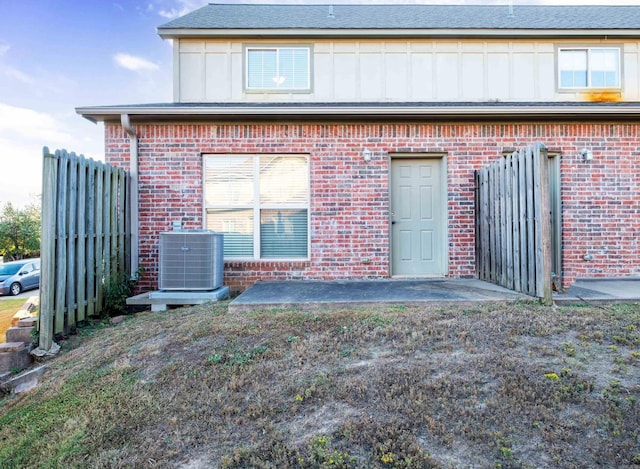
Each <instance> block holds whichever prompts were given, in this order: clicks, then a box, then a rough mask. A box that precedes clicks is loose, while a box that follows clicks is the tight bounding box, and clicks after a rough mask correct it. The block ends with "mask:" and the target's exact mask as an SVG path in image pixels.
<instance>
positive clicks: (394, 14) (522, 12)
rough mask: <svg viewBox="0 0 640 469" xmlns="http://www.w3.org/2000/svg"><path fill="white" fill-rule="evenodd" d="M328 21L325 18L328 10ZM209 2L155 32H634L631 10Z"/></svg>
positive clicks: (636, 11)
mask: <svg viewBox="0 0 640 469" xmlns="http://www.w3.org/2000/svg"><path fill="white" fill-rule="evenodd" d="M331 10H332V12H333V17H331V16H330V14H329V13H330V11H331ZM512 11H513V14H511V10H510V8H509V6H507V5H499V6H497V5H491V6H488V5H486V6H482V5H418V4H411V5H407V4H405V5H365V4H350V5H345V4H341V5H333V6H331V7H330V6H329V5H308V4H288V5H272V4H269V5H267V4H225V5H217V4H209V5H206V6H204V7H202V8H200V9H198V10H195V11H193V12H191V13H188V14H186V15H185V16H182V17H180V18H177V19H175V20H173V21H170V22H168V23H166V24H163V25H162V26H160V27H159V28H158V31H159V32H160V34H163V32H165V33H166V32H168V30H177V29H189V30H192V29H204V30H207V29H215V30H230V29H267V30H268V29H321V30H343V29H480V30H482V29H533V30H567V29H568V30H592V29H600V30H602V29H605V30H614V29H615V30H618V29H621V30H624V29H632V30H638V29H640V7H637V6H546V5H516V6H514V7H513V8H512Z"/></svg>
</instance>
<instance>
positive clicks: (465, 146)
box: [105, 123, 640, 290]
mask: <svg viewBox="0 0 640 469" xmlns="http://www.w3.org/2000/svg"><path fill="white" fill-rule="evenodd" d="M136 131H137V133H138V136H139V144H140V146H139V177H140V264H141V265H142V266H144V267H145V268H146V269H147V273H146V275H145V278H144V280H143V283H142V285H141V287H142V288H143V289H145V290H148V289H154V288H156V286H157V282H156V280H157V255H158V233H159V232H160V231H166V230H170V229H171V222H172V221H174V220H181V221H182V222H183V226H184V228H186V229H201V228H202V227H203V209H202V156H201V155H202V153H235V152H239V153H305V154H308V155H309V158H310V160H309V161H310V171H311V210H310V212H311V225H310V228H309V229H310V233H311V245H310V255H311V258H310V260H309V261H304V262H299V261H297V262H272V261H251V262H235V261H234V262H228V263H226V264H225V283H226V284H227V285H229V286H230V287H231V288H232V290H242V289H244V288H246V287H248V286H250V285H251V284H252V283H253V282H255V281H256V280H258V279H264V280H275V279H294V278H295V279H312V278H313V279H341V278H342V279H343V278H381V277H388V276H389V249H390V247H389V243H388V236H389V226H388V211H389V196H388V194H389V159H388V157H387V156H386V154H387V153H388V154H393V153H396V152H403V153H406V152H416V153H420V152H439V153H444V154H446V156H447V168H448V192H449V200H448V207H447V208H448V218H449V275H450V276H451V277H472V276H474V275H475V261H474V259H475V254H474V250H475V247H474V209H473V171H474V169H476V168H479V167H481V166H483V165H485V164H487V163H488V162H491V161H493V160H495V159H496V158H499V157H500V156H501V155H502V152H503V148H505V147H516V148H517V147H522V146H525V145H527V144H530V143H533V142H534V141H540V142H542V143H544V144H545V145H547V147H548V148H549V149H550V150H551V151H556V152H559V153H561V156H562V159H561V172H562V182H561V184H562V201H563V268H564V271H563V274H564V285H565V286H568V285H569V284H571V283H572V282H573V281H574V280H575V279H576V278H578V277H603V276H625V275H634V274H635V275H640V246H639V242H638V238H639V237H640V125H636V124H614V123H607V124H587V123H583V124H569V123H554V124H540V123H530V124H529V123H524V124H508V123H486V124H485V123H483V124H466V123H451V124H404V123H398V124H370V123H368V124H357V123H344V124H343V123H340V124H330V123H326V124H319V123H304V124H294V123H290V124H272V123H261V124H234V123H229V124H224V123H222V124H221V123H215V124H201V123H200V124H198V123H193V124H172V123H161V124H140V125H137V126H136ZM105 133H106V159H107V161H108V162H110V163H112V164H125V165H126V164H128V159H129V153H128V152H129V144H128V139H127V137H126V135H125V133H124V131H123V130H122V128H121V126H120V125H117V124H110V123H107V124H106V130H105ZM364 147H366V148H368V149H370V150H372V151H374V152H376V155H375V156H374V157H373V159H372V161H371V162H370V163H365V162H364V160H363V158H362V156H361V152H362V149H363V148H364ZM584 147H587V148H590V149H592V150H593V153H594V159H593V160H592V161H591V162H583V161H582V160H581V158H580V156H579V154H580V150H581V149H582V148H584ZM587 254H588V255H590V256H592V257H593V260H591V261H586V260H584V258H583V257H584V256H585V255H587ZM365 257H366V258H368V259H369V260H370V262H363V258H365Z"/></svg>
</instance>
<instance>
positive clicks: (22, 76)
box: [4, 66, 36, 85]
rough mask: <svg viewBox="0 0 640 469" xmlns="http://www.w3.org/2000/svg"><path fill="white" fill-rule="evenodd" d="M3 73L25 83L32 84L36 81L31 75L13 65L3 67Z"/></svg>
mask: <svg viewBox="0 0 640 469" xmlns="http://www.w3.org/2000/svg"><path fill="white" fill-rule="evenodd" d="M4 74H5V75H6V76H8V77H10V78H14V79H16V80H18V81H20V82H22V83H25V84H27V85H33V84H35V82H36V80H35V79H34V78H33V77H31V76H29V75H27V74H26V73H24V72H22V71H20V70H18V69H17V68H14V67H9V66H7V67H4Z"/></svg>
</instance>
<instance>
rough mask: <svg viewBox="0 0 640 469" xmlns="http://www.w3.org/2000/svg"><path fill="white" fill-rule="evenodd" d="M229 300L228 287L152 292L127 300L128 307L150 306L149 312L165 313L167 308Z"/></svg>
mask: <svg viewBox="0 0 640 469" xmlns="http://www.w3.org/2000/svg"><path fill="white" fill-rule="evenodd" d="M227 298H229V287H226V286H223V287H220V288H217V289H215V290H207V291H152V292H147V293H142V294H140V295H136V296H132V297H130V298H127V304H128V305H150V306H151V311H166V310H167V309H168V307H169V306H184V305H201V304H203V303H208V302H209V301H221V300H225V299H227Z"/></svg>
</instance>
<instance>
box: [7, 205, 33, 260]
mask: <svg viewBox="0 0 640 469" xmlns="http://www.w3.org/2000/svg"><path fill="white" fill-rule="evenodd" d="M39 255H40V207H39V206H38V205H36V204H34V203H32V204H29V205H27V206H26V207H25V208H23V209H20V208H16V207H14V206H13V205H12V204H11V203H10V202H7V203H6V204H5V205H4V207H3V208H2V210H1V211H0V256H3V257H4V260H5V262H7V261H14V260H18V259H24V258H29V257H37V256H39Z"/></svg>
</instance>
